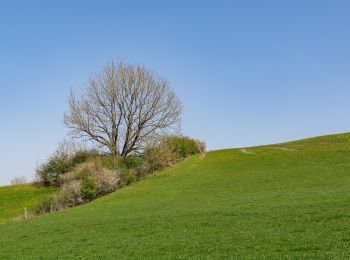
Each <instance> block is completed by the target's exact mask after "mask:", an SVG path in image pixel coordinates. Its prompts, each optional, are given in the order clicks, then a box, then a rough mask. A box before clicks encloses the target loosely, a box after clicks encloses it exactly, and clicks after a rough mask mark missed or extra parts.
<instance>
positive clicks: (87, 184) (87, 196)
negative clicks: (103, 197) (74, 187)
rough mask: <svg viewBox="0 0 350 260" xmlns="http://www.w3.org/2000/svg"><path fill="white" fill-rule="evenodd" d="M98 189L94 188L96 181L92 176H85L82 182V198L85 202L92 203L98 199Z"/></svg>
mask: <svg viewBox="0 0 350 260" xmlns="http://www.w3.org/2000/svg"><path fill="white" fill-rule="evenodd" d="M96 193H97V192H96V189H95V187H94V180H93V179H92V177H91V176H85V178H83V180H82V182H81V190H80V194H81V198H82V199H83V200H84V201H92V200H94V199H95V198H96Z"/></svg>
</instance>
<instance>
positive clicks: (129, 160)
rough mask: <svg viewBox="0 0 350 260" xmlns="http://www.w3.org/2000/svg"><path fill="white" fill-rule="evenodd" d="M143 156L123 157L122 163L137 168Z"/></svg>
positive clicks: (129, 167) (128, 167) (130, 167)
mask: <svg viewBox="0 0 350 260" xmlns="http://www.w3.org/2000/svg"><path fill="white" fill-rule="evenodd" d="M142 161H143V160H142V158H141V157H140V156H129V157H126V158H123V159H122V161H121V162H122V164H123V166H125V167H126V168H127V169H135V168H137V167H138V166H140V165H141V164H142Z"/></svg>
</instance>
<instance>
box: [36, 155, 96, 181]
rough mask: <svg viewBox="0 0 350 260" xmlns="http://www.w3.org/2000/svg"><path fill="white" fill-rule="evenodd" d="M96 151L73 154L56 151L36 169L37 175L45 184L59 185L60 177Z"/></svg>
mask: <svg viewBox="0 0 350 260" xmlns="http://www.w3.org/2000/svg"><path fill="white" fill-rule="evenodd" d="M94 154H95V152H89V151H77V152H75V153H74V154H72V155H68V154H67V153H64V152H60V151H56V152H55V153H54V154H53V155H52V156H51V157H50V158H49V159H48V160H47V162H46V163H44V164H42V165H41V166H40V167H39V168H38V169H37V171H36V176H37V179H38V180H39V182H41V183H42V184H43V185H44V186H59V185H60V184H61V183H60V177H61V176H62V175H63V174H65V173H67V172H69V171H70V170H72V169H73V168H74V167H75V166H76V165H79V164H81V163H83V162H85V161H86V160H88V158H90V156H92V155H94Z"/></svg>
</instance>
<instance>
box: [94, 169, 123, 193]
mask: <svg viewBox="0 0 350 260" xmlns="http://www.w3.org/2000/svg"><path fill="white" fill-rule="evenodd" d="M119 180H120V176H119V174H118V173H117V172H116V171H112V170H108V169H101V171H99V172H98V173H97V174H95V175H94V187H95V189H96V192H97V196H102V195H105V194H108V193H111V192H113V191H115V190H116V189H117V184H118V181H119Z"/></svg>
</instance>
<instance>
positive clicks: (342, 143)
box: [0, 134, 350, 259]
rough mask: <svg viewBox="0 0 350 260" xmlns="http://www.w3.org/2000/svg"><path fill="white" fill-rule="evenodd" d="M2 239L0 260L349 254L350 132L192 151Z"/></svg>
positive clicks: (5, 229) (0, 229) (8, 228)
mask: <svg viewBox="0 0 350 260" xmlns="http://www.w3.org/2000/svg"><path fill="white" fill-rule="evenodd" d="M0 210H1V212H2V208H1V209H0ZM0 234H1V236H0V248H1V250H0V258H2V259H16V258H17V259H30V258H34V259H37V258H44V259H45V258H50V259H78V258H82V259H123V258H138V259H145V258H149V259H155V258H169V259H175V258H176V259H190V258H195V259H198V258H200V259H203V258H209V259H222V258H255V259H256V258H258V259H280V258H288V259H289V258H290V259H296V258H313V259H330V258H332V259H334V258H337V259H344V258H350V134H342V135H333V136H325V137H318V138H312V139H307V140H301V141H297V142H290V143H286V144H278V145H272V146H265V147H255V148H246V149H245V150H240V149H235V150H222V151H214V152H209V153H207V154H206V156H205V157H204V158H203V156H202V155H198V156H195V157H193V158H190V159H188V160H185V161H183V162H182V163H180V164H178V165H176V166H175V167H173V168H171V169H168V170H166V171H164V172H162V173H159V174H156V175H154V176H152V177H149V178H147V179H145V180H143V181H141V182H139V183H137V184H135V185H132V186H129V187H126V188H124V189H122V190H120V191H118V192H116V193H114V194H111V195H110V196H107V197H104V198H102V199H98V200H96V201H94V202H92V203H89V204H86V205H84V206H81V207H78V208H75V209H69V210H66V211H63V212H59V213H55V214H52V215H46V216H42V217H37V218H33V219H29V220H26V221H20V222H15V223H8V224H3V225H0Z"/></svg>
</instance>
